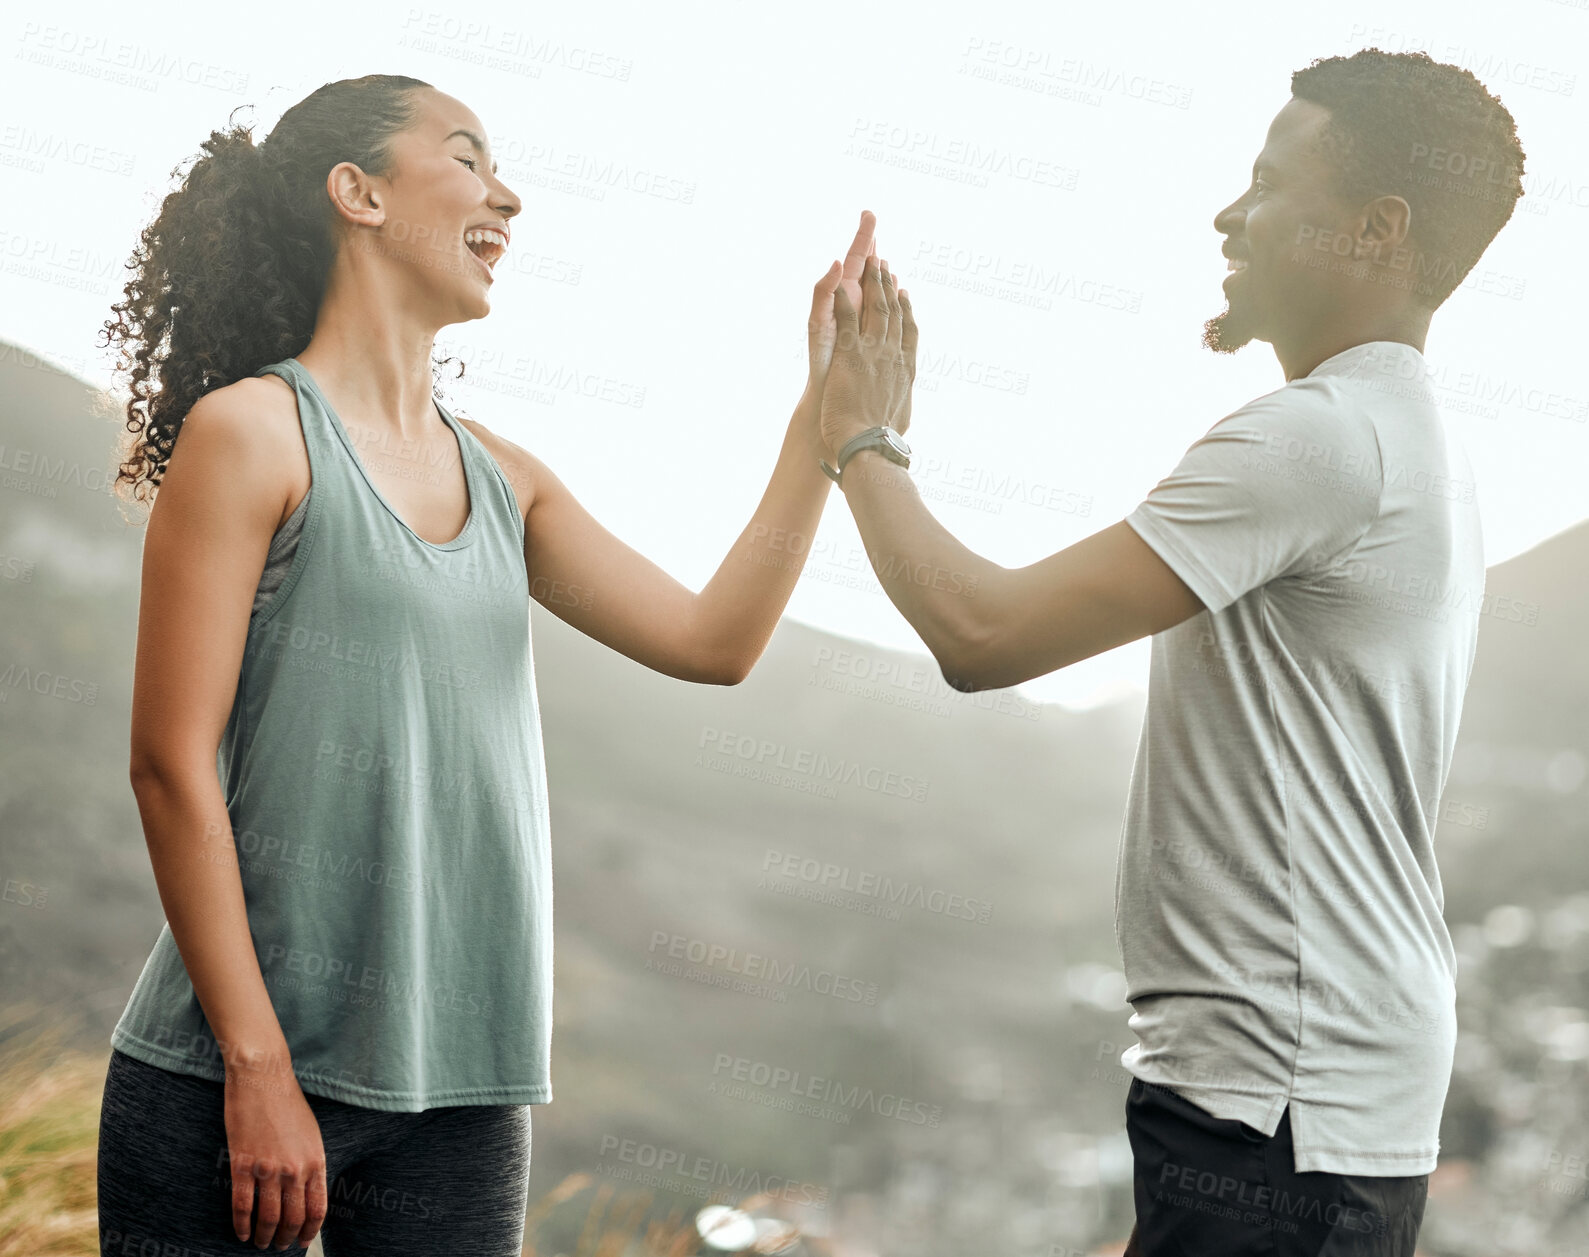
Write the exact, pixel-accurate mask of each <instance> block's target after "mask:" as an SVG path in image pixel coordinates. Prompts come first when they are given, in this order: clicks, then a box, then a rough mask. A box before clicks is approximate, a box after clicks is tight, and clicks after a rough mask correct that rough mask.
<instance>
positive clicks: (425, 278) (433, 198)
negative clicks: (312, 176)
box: [333, 88, 523, 326]
mask: <svg viewBox="0 0 1589 1257" xmlns="http://www.w3.org/2000/svg"><path fill="white" fill-rule="evenodd" d="M413 101H414V106H415V118H414V121H413V124H412V125H411V126H409V127H408V128H407V129H406V130H403V131H401V132H399V133H398V134H396V135H395V136H393V137H392V154H393V163H392V170H391V172H390V173H389V174H388V175H386V176H384V177H374V178H372V180H371V187H370V189H369V190H370V191H371V192H372V193H376V194H377V195H376V197H375V199H374V201H373V202H372V203H371V204H372V206H375V205H378V206H379V209H380V211H381V212H380V213H379V214H374V215H371V216H370V217H368V218H364V219H362V220H361V221H362V222H363V223H364V225H367V226H371V227H373V228H374V232H373V234H371V233H362V232H361V233H355V234H353V235H352V236H351V237H349V238H348V239H346V240H345V242H344V247H354V248H363V249H368V250H371V251H376V252H379V254H380V255H381V256H382V257H384V258H387V259H390V260H391V261H392V262H394V263H396V264H397V265H398V266H400V267H402V268H403V269H404V271H405V274H404V276H403V282H402V286H403V287H405V288H411V289H413V290H414V293H413V295H414V299H415V300H417V301H419V302H421V303H422V304H423V305H425V306H426V307H430V308H434V309H435V313H436V318H437V320H438V323H439V324H440V325H442V326H445V325H446V324H449V323H457V322H462V321H464V320H466V319H476V318H481V317H483V316H484V315H486V314H488V313H489V312H490V310H491V302H490V295H489V294H490V289H491V285H492V283H493V282H494V280H493V276H492V267H494V266H495V265H496V263H497V261H498V259H500V258H501V256H502V255H503V254H504V253H505V252H506V250H507V247H508V243H509V236H510V231H511V229H510V228H509V226H508V220H509V219H510V218H512V217H514V216H515V215H517V214H518V213H519V212H520V210H521V209H523V205H522V203H521V202H520V200H519V198H518V196H517V195H515V193H514V192H513V191H512V189H510V188H509V187H508V186H507V185H506V184H505V183H503V182H502V181H501V180H500V179H499V178H498V177H497V171H496V163H495V162H494V161H493V160H492V159H491V152H490V145H489V141H488V140H487V139H486V130H485V127H484V125H483V124H482V123H481V121H480V119H479V118H477V117H476V116H475V114H474V111H473V110H471V109H470V108H469V107H468V106H467V105H465V104H464V103H463V102H462V101H459V100H456V99H454V98H453V97H451V96H448V95H446V94H445V93H444V92H439V91H437V90H435V89H434V88H416V89H414V92H413ZM333 173H334V172H333Z"/></svg>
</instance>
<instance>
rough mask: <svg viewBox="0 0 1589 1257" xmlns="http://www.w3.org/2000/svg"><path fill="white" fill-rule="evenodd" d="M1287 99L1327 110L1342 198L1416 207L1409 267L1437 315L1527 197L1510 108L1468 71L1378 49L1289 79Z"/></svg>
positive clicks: (1328, 139)
mask: <svg viewBox="0 0 1589 1257" xmlns="http://www.w3.org/2000/svg"><path fill="white" fill-rule="evenodd" d="M1291 94H1292V95H1293V96H1296V97H1299V98H1300V99H1302V100H1307V101H1312V102H1313V103H1314V104H1316V105H1322V106H1323V107H1324V108H1326V109H1328V110H1329V111H1330V121H1329V124H1328V126H1327V127H1326V129H1325V133H1324V140H1323V146H1324V153H1325V156H1326V157H1327V158H1328V159H1329V160H1330V161H1331V162H1333V163H1334V165H1335V167H1336V170H1337V172H1338V173H1339V177H1340V180H1341V183H1340V189H1341V194H1342V196H1343V197H1345V198H1346V199H1347V200H1353V201H1360V202H1362V201H1369V200H1372V199H1373V198H1374V197H1376V196H1387V195H1394V196H1399V197H1401V198H1402V199H1403V200H1405V201H1406V202H1407V204H1408V206H1410V207H1411V210H1412V221H1411V227H1410V232H1409V234H1410V237H1411V238H1410V240H1409V246H1410V249H1409V257H1408V261H1407V263H1406V269H1407V270H1408V271H1409V272H1410V276H1411V278H1412V280H1413V292H1414V295H1415V297H1416V299H1417V300H1418V302H1419V303H1420V304H1421V305H1424V306H1427V307H1428V308H1429V309H1430V310H1435V309H1437V308H1439V306H1440V304H1441V303H1442V302H1444V301H1445V299H1446V298H1447V297H1449V296H1450V295H1451V294H1452V293H1453V292H1455V291H1456V288H1457V285H1458V284H1460V283H1461V282H1462V281H1463V279H1464V278H1466V276H1467V274H1468V272H1469V271H1471V270H1472V269H1473V267H1474V265H1475V264H1476V263H1477V262H1478V260H1479V257H1480V255H1481V254H1483V252H1484V250H1485V249H1486V248H1488V247H1489V243H1490V241H1491V240H1493V239H1495V235H1496V233H1497V232H1498V231H1500V230H1501V228H1502V227H1503V226H1504V225H1505V224H1506V222H1507V220H1508V219H1510V218H1511V217H1512V210H1513V208H1514V207H1515V206H1516V204H1517V199H1518V197H1520V196H1521V195H1522V194H1523V158H1524V154H1523V146H1522V144H1521V143H1519V141H1518V138H1517V123H1516V121H1515V120H1514V119H1513V117H1512V115H1511V114H1510V113H1509V112H1508V111H1507V108H1506V106H1505V105H1503V104H1501V102H1500V100H1499V99H1498V98H1497V97H1495V96H1492V95H1491V94H1490V93H1489V91H1488V90H1487V89H1486V88H1485V86H1484V84H1483V83H1481V82H1479V80H1478V79H1477V78H1476V77H1474V75H1473V74H1472V73H1471V72H1469V71H1468V70H1465V69H1463V68H1462V67H1461V66H1457V65H1451V64H1448V63H1446V62H1441V61H1435V60H1433V59H1431V58H1430V56H1429V54H1428V53H1425V52H1400V53H1390V52H1384V51H1382V50H1381V49H1378V48H1364V49H1361V50H1360V51H1358V52H1355V53H1353V54H1352V55H1351V56H1349V57H1325V58H1319V59H1317V60H1315V61H1314V62H1313V63H1312V64H1311V65H1309V66H1307V67H1306V68H1305V69H1301V70H1297V71H1296V72H1295V73H1293V74H1292V76H1291ZM1392 265H1395V263H1394V262H1393V263H1392Z"/></svg>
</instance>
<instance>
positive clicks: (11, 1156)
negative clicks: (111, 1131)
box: [0, 1009, 110, 1257]
mask: <svg viewBox="0 0 1589 1257" xmlns="http://www.w3.org/2000/svg"><path fill="white" fill-rule="evenodd" d="M41 1012H42V1010H25V1009H8V1010H6V1011H5V1013H4V1014H3V1015H0V1253H28V1254H37V1257H66V1255H68V1254H70V1255H71V1257H77V1255H78V1254H94V1253H98V1252H99V1219H98V1213H97V1208H98V1203H97V1202H98V1197H97V1194H96V1192H95V1186H94V1180H95V1160H96V1156H97V1150H98V1146H99V1101H100V1095H101V1093H102V1091H103V1088H104V1085H105V1070H106V1068H107V1067H108V1066H109V1064H110V1055H109V1053H108V1052H107V1053H105V1054H104V1055H102V1056H95V1055H93V1054H90V1053H86V1052H77V1051H71V1050H67V1049H65V1048H64V1047H63V1046H62V1039H63V1037H64V1036H63V1031H62V1030H60V1029H59V1028H57V1027H52V1026H50V1025H49V1024H48V1021H47V1017H48V1014H47V1013H43V1014H42V1015H40V1014H41ZM30 1023H31V1025H30ZM40 1024H43V1027H44V1028H42V1029H39V1028H36V1027H38V1026H39V1025H40ZM24 1027H27V1028H24Z"/></svg>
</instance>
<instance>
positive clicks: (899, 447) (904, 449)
mask: <svg viewBox="0 0 1589 1257" xmlns="http://www.w3.org/2000/svg"><path fill="white" fill-rule="evenodd" d="M883 440H885V441H887V442H888V445H889V448H890V449H892V450H895V451H896V452H898V453H900V454H903V455H904V456H905V457H906V458H909V457H910V446H908V445H906V444H905V438H904V437H902V436H900V435H899V433H897V432H895V431H894V429H892V428H884V429H883Z"/></svg>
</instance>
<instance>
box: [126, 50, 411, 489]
mask: <svg viewBox="0 0 1589 1257" xmlns="http://www.w3.org/2000/svg"><path fill="white" fill-rule="evenodd" d="M428 86H429V84H427V83H425V82H423V81H422V80H420V79H413V78H408V77H406V76H403V75H387V74H371V75H366V76H365V77H363V78H359V79H343V80H341V81H340V82H336V83H328V84H326V85H325V86H324V87H321V88H319V89H317V90H316V91H314V92H312V93H310V95H309V96H307V97H305V98H304V99H303V100H301V101H299V102H298V103H297V104H296V105H294V106H293V107H292V108H291V109H289V110H287V112H286V113H285V114H283V115H282V117H281V120H280V121H279V122H278V123H277V124H276V126H275V128H274V129H273V130H272V131H271V133H270V135H269V136H267V137H266V138H265V140H264V141H263V142H262V143H260V144H258V145H256V144H255V143H254V139H253V133H252V128H249V127H244V126H236V125H232V126H228V127H227V128H226V129H224V130H217V131H212V132H211V133H210V137H209V138H208V139H207V140H205V141H204V143H203V145H202V148H203V153H202V155H201V156H199V157H198V158H197V160H196V161H194V163H193V165H192V167H191V168H190V169H189V170H188V171H187V172H186V174H183V172H182V168H181V166H180V165H179V166H178V167H177V168H176V169H175V170H173V172H172V174H173V177H176V178H179V179H180V180H181V182H180V185H179V186H178V187H177V188H176V190H175V191H173V192H171V193H170V194H168V195H167V196H166V198H165V200H164V201H163V202H162V203H161V205H160V210H159V213H158V214H156V215H155V218H154V220H153V221H152V222H151V223H149V225H148V226H147V227H145V228H144V229H143V232H142V234H141V236H140V238H139V242H138V245H137V247H136V248H135V249H134V250H133V254H132V260H131V261H130V262H129V263H128V268H129V269H130V270H131V271H132V276H131V278H130V279H128V281H127V282H126V284H125V285H124V286H123V289H122V291H123V294H124V299H123V300H122V301H120V302H118V303H117V304H115V305H114V306H112V311H113V312H114V315H115V317H114V318H112V319H109V320H107V321H106V323H105V325H104V328H103V330H102V331H101V336H102V337H103V338H104V340H105V343H106V344H107V345H108V344H115V345H116V346H117V348H118V358H117V361H116V368H117V370H118V371H121V372H127V373H129V375H130V384H129V391H130V393H131V398H130V400H129V401H128V403H127V406H126V412H127V421H126V428H127V431H129V432H131V433H133V434H134V440H133V443H132V447H131V450H130V453H129V456H128V457H127V459H126V460H125V461H124V462H123V463H122V465H121V470H120V473H119V474H118V476H117V480H116V483H117V486H118V487H119V486H121V485H124V484H125V485H128V486H130V488H131V489H132V492H133V494H134V496H135V497H138V498H144V497H148V496H152V492H153V490H154V489H155V488H157V487H158V486H159V483H160V480H161V478H162V477H163V475H164V472H165V466H166V463H167V462H168V461H169V459H170V457H171V451H172V449H173V447H174V446H175V444H176V439H177V433H178V432H179V431H180V430H181V427H182V420H183V419H184V418H185V417H186V415H187V413H188V411H189V410H191V409H192V407H193V404H194V403H195V402H196V401H198V399H199V398H200V397H202V396H204V394H205V393H208V392H210V391H211V390H213V389H217V388H220V387H222V386H223V385H226V384H231V383H233V382H234V381H236V380H240V379H243V378H245V377H247V376H250V375H252V374H253V373H254V372H255V371H257V370H258V369H259V368H260V367H262V366H264V365H266V364H267V363H271V362H279V361H281V360H282V359H283V358H289V357H294V356H296V355H297V354H298V353H299V352H301V351H302V350H303V348H304V347H305V346H306V345H307V344H308V343H309V338H310V336H311V334H312V333H313V331H314V324H315V316H316V314H317V313H318V311H319V308H320V299H321V297H322V296H323V295H324V292H325V283H326V276H327V274H328V272H329V270H330V266H331V262H332V260H333V258H334V256H335V251H336V237H335V234H334V231H333V216H334V211H333V210H332V208H331V203H330V201H329V199H328V198H327V196H326V193H325V179H326V174H327V172H328V171H330V169H331V167H333V166H335V165H336V164H337V163H338V162H343V161H350V162H353V163H355V164H356V165H358V166H359V167H360V168H361V169H363V170H365V171H366V172H368V173H370V174H375V175H381V174H386V173H388V172H389V171H390V169H391V163H392V146H391V140H392V137H393V136H394V135H396V134H397V133H398V132H399V131H402V130H404V129H406V128H407V127H408V126H409V125H410V123H411V122H412V121H413V118H414V114H415V106H414V104H413V102H412V100H411V99H410V92H411V90H412V89H414V88H419V87H428Z"/></svg>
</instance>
